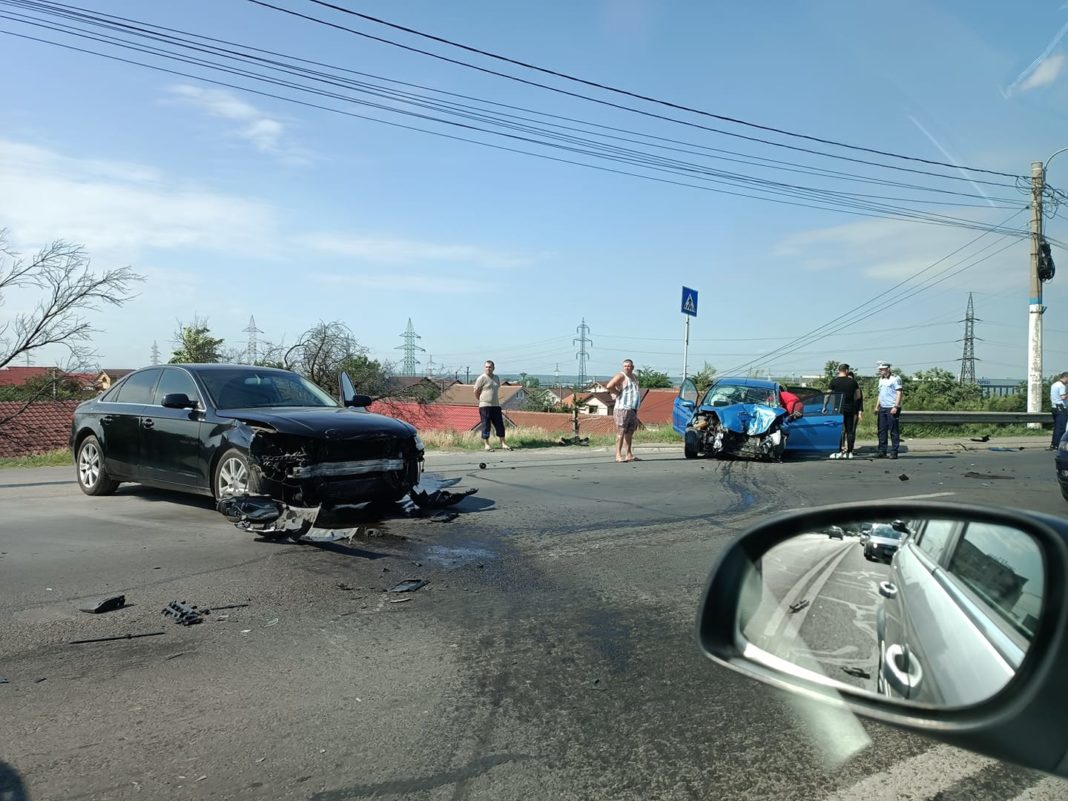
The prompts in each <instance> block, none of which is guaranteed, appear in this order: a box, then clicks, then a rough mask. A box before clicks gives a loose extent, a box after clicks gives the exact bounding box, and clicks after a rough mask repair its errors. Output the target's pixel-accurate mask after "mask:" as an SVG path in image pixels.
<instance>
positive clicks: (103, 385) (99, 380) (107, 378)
mask: <svg viewBox="0 0 1068 801" xmlns="http://www.w3.org/2000/svg"><path fill="white" fill-rule="evenodd" d="M132 372H133V370H114V369H111V370H101V371H100V372H99V373H97V375H96V378H94V379H93V383H94V384H95V385H96V386H97V388H98V389H99V390H100V391H101V392H107V391H108V390H109V389H111V386H112V384H114V383H115V382H116V381H118V380H119V379H120V378H123V377H124V376H127V375H129V374H130V373H132Z"/></svg>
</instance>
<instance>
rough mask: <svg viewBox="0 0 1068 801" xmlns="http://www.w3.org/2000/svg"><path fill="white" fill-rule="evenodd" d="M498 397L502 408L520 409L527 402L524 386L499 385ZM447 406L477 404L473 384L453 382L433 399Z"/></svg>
mask: <svg viewBox="0 0 1068 801" xmlns="http://www.w3.org/2000/svg"><path fill="white" fill-rule="evenodd" d="M500 399H501V408H502V409H522V408H523V404H525V403H526V402H527V390H526V387H524V386H505V385H503V384H502V385H501V389H500ZM435 403H440V404H444V405H449V406H478V399H477V398H476V397H475V385H474V384H453V385H452V386H450V387H446V389H445V391H444V392H442V393H441V396H440V397H439V398H438V399H437V400H436V401H435Z"/></svg>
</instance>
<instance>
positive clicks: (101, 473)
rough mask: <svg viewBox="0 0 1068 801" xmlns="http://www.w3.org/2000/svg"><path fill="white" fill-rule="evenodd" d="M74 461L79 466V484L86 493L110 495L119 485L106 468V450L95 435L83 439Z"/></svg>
mask: <svg viewBox="0 0 1068 801" xmlns="http://www.w3.org/2000/svg"><path fill="white" fill-rule="evenodd" d="M74 461H75V463H76V464H77V466H78V486H79V487H80V488H81V490H82V492H84V493H85V494H86V495H110V494H111V493H113V492H114V491H115V488H116V487H118V486H119V482H118V481H114V480H112V479H111V478H109V477H108V474H107V470H105V469H104V450H103V448H101V447H100V440H98V439H97V438H96V437H95V436H94V435H92V434H90V435H89V436H87V437H86V438H85V439H83V440H82V441H81V444H80V445H79V446H78V455H77V456H76V457H75V460H74Z"/></svg>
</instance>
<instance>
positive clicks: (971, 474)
mask: <svg viewBox="0 0 1068 801" xmlns="http://www.w3.org/2000/svg"><path fill="white" fill-rule="evenodd" d="M964 477H965V478H981V479H983V480H984V481H986V480H989V479H999V478H1000V479H1006V480H1012V479H1015V478H1016V476H1008V475H1005V476H996V475H993V474H992V473H977V472H975V471H974V470H969V471H968V472H967V473H965V474H964Z"/></svg>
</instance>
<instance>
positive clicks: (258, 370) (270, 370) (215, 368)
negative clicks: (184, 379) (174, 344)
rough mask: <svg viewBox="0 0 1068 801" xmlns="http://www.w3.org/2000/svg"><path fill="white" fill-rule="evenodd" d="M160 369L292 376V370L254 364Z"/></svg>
mask: <svg viewBox="0 0 1068 801" xmlns="http://www.w3.org/2000/svg"><path fill="white" fill-rule="evenodd" d="M159 366H160V367H184V368H185V369H186V370H196V371H197V372H198V373H212V372H217V371H223V370H227V371H231V370H248V371H250V372H256V373H285V374H286V375H292V373H293V371H292V370H283V369H282V368H280V367H257V366H256V365H254V364H161V365H159Z"/></svg>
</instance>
